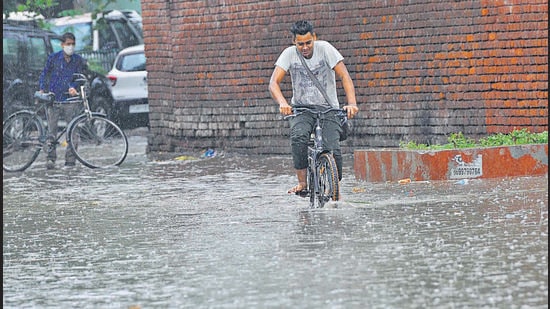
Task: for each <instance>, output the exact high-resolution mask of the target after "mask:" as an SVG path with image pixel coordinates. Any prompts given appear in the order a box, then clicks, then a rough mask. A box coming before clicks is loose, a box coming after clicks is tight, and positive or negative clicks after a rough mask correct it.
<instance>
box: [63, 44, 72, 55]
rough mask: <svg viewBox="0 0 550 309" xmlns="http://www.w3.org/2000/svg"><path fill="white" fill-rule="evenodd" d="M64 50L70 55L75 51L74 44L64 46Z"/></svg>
mask: <svg viewBox="0 0 550 309" xmlns="http://www.w3.org/2000/svg"><path fill="white" fill-rule="evenodd" d="M63 51H64V52H65V54H67V55H69V56H70V55H72V54H73V53H74V45H67V46H63Z"/></svg>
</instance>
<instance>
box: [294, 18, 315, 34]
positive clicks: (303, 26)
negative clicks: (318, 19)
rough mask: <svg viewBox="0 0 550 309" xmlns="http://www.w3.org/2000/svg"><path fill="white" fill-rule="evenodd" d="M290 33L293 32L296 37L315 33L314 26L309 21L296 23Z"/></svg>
mask: <svg viewBox="0 0 550 309" xmlns="http://www.w3.org/2000/svg"><path fill="white" fill-rule="evenodd" d="M290 32H292V34H293V35H294V36H296V35H298V34H299V35H305V34H307V33H308V32H310V33H311V34H314V33H315V32H313V25H312V24H311V23H310V22H309V21H307V20H300V21H297V22H295V23H294V25H292V27H291V28H290Z"/></svg>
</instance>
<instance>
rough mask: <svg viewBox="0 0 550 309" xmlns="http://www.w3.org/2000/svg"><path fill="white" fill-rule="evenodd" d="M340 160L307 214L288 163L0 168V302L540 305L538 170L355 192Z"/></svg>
mask: <svg viewBox="0 0 550 309" xmlns="http://www.w3.org/2000/svg"><path fill="white" fill-rule="evenodd" d="M137 142H143V140H139V139H138V140H137ZM137 142H134V143H133V145H136V144H138V143H137ZM138 145H139V144H138ZM141 146H143V145H141ZM346 162H347V163H346V164H347V166H345V172H346V174H345V175H344V179H343V181H342V195H343V197H344V198H343V201H339V202H334V203H330V204H329V205H327V207H326V208H325V209H317V210H312V209H309V208H308V201H307V199H303V198H300V197H297V196H293V195H288V194H286V190H287V189H288V187H290V186H291V185H292V184H294V182H295V178H294V176H293V175H292V165H291V161H290V158H289V157H286V156H283V157H254V156H238V155H225V156H221V155H220V156H217V157H213V158H208V159H195V160H192V159H190V158H185V159H181V158H180V160H176V159H175V158H174V159H171V160H166V161H151V160H147V159H146V158H145V156H144V155H143V154H142V153H139V152H137V150H132V152H131V154H130V156H129V157H128V160H127V161H126V162H125V163H124V164H123V165H122V166H121V167H119V168H114V169H106V170H91V169H87V168H85V167H82V166H78V167H76V168H74V169H68V170H65V169H58V170H53V171H46V170H45V169H44V168H43V163H40V162H37V163H35V165H33V166H32V167H31V169H29V170H28V171H26V172H24V173H20V174H6V173H4V177H3V204H4V207H3V227H4V229H3V273H4V275H3V283H4V297H3V306H4V307H5V308H22V307H40V308H44V307H62V308H67V307H83V308H128V307H130V306H131V305H137V306H140V307H142V308H168V307H170V308H250V307H255V308H258V307H259V308H269V307H274V308H296V307H301V308H303V307H308V308H430V307H431V308H457V307H458V308H464V307H466V308H503V307H506V308H527V307H528V308H543V307H546V306H547V304H548V302H547V299H548V298H547V296H548V292H547V291H548V279H547V275H548V268H547V266H548V253H547V252H548V196H547V176H546V177H525V178H512V179H494V180H472V181H470V182H469V183H468V184H466V185H458V184H455V183H454V182H451V181H440V182H424V183H411V184H409V185H399V184H397V183H365V182H359V181H356V180H355V179H354V178H353V172H352V167H351V165H352V160H351V159H350V158H348V159H346ZM41 164H42V166H41Z"/></svg>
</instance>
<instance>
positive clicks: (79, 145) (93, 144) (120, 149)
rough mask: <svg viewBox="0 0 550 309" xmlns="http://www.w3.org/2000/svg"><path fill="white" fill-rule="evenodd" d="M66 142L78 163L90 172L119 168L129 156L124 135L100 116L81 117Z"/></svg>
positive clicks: (73, 125) (71, 128)
mask: <svg viewBox="0 0 550 309" xmlns="http://www.w3.org/2000/svg"><path fill="white" fill-rule="evenodd" d="M67 142H68V144H69V146H70V147H71V149H72V150H73V152H74V153H75V156H76V158H77V159H78V161H80V162H81V163H82V164H84V165H85V166H87V167H89V168H104V167H110V166H117V165H120V164H121V163H122V162H123V161H124V159H126V155H127V154H128V139H127V138H126V135H125V134H124V132H123V131H122V130H121V129H120V127H119V126H118V125H116V124H115V123H114V122H112V121H111V120H109V119H107V118H106V117H105V116H104V115H101V114H95V113H94V114H92V116H91V117H90V116H88V115H86V114H84V115H81V116H79V117H78V118H77V119H75V120H73V122H72V123H71V124H70V128H69V131H68V138H67Z"/></svg>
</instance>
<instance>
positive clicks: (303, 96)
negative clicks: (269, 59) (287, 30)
mask: <svg viewBox="0 0 550 309" xmlns="http://www.w3.org/2000/svg"><path fill="white" fill-rule="evenodd" d="M313 44H314V45H313V56H312V57H311V58H310V59H306V64H307V65H308V67H309V69H310V70H311V72H313V75H315V77H317V80H319V82H320V83H321V85H322V86H323V87H324V88H325V90H326V92H327V94H328V96H329V97H330V100H331V105H332V107H334V108H338V107H339V105H340V104H339V103H338V95H337V93H336V74H335V73H334V70H333V68H334V67H335V66H336V64H338V62H340V61H342V60H344V57H343V56H342V55H341V54H340V52H338V50H337V49H336V48H334V46H332V45H331V44H330V43H329V42H326V41H315V42H314V43H313ZM275 65H276V66H278V67H280V68H281V69H283V70H285V71H286V72H290V77H291V79H292V101H291V103H290V105H292V106H297V105H322V106H326V107H328V104H327V103H326V100H325V98H324V97H323V94H322V93H321V92H320V91H319V89H317V87H316V86H315V83H314V82H313V81H312V80H311V79H310V78H309V75H308V73H307V70H306V68H304V67H303V65H302V62H301V61H300V58H299V57H298V54H297V53H296V46H289V47H287V48H286V49H285V50H284V51H283V52H282V53H281V55H280V56H279V59H277V62H275Z"/></svg>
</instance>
